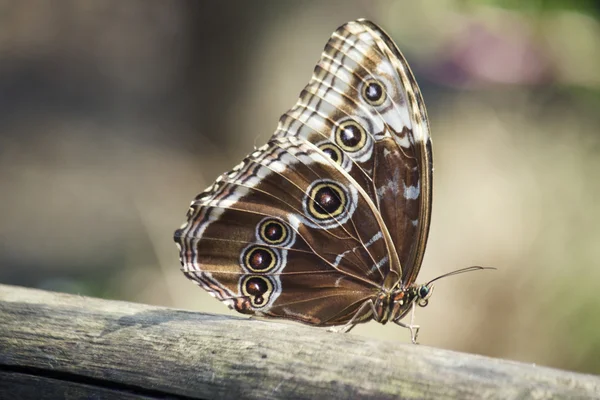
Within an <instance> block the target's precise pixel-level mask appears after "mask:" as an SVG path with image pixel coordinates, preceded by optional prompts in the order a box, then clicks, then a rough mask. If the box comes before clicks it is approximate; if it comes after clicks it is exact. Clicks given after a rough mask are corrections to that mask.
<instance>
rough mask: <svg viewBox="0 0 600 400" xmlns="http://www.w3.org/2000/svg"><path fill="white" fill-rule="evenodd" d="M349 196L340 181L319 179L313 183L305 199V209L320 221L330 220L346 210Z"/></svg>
mask: <svg viewBox="0 0 600 400" xmlns="http://www.w3.org/2000/svg"><path fill="white" fill-rule="evenodd" d="M347 202H348V196H347V195H346V192H345V190H344V189H343V188H342V186H341V185H339V184H338V183H334V182H333V181H325V182H324V181H318V182H316V183H313V185H311V187H310V188H309V189H308V191H307V196H306V197H305V199H304V208H305V211H306V212H307V213H308V214H309V215H310V216H311V217H312V218H314V219H317V220H319V221H323V220H330V219H333V218H335V217H338V216H340V214H342V213H343V212H344V211H345V208H346V204H347Z"/></svg>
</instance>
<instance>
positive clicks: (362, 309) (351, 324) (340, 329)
mask: <svg viewBox="0 0 600 400" xmlns="http://www.w3.org/2000/svg"><path fill="white" fill-rule="evenodd" d="M369 307H370V308H371V309H370V310H369V311H368V312H367V314H365V315H364V316H362V315H361V314H362V313H363V312H365V310H366V309H367V308H369ZM375 312H376V310H375V303H373V300H367V301H365V302H364V303H362V305H361V306H360V308H359V309H358V310H357V311H356V313H354V316H353V317H352V319H351V320H350V321H348V322H346V324H345V325H342V326H341V327H337V326H332V327H331V328H329V329H327V331H329V332H336V333H347V332H350V331H351V330H352V328H354V327H355V326H356V325H357V324H358V323H359V322H360V321H359V318H360V319H361V320H364V319H369V318H371V316H373V315H375Z"/></svg>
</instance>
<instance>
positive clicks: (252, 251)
mask: <svg viewBox="0 0 600 400" xmlns="http://www.w3.org/2000/svg"><path fill="white" fill-rule="evenodd" d="M241 262H242V267H244V268H245V269H247V270H249V271H251V272H260V273H265V272H269V271H272V270H274V269H275V268H276V267H277V265H278V264H279V262H280V258H279V256H278V254H276V253H275V252H274V251H273V250H272V249H269V248H268V247H265V246H254V245H253V246H249V247H248V248H246V250H245V251H244V252H243V253H242V257H241Z"/></svg>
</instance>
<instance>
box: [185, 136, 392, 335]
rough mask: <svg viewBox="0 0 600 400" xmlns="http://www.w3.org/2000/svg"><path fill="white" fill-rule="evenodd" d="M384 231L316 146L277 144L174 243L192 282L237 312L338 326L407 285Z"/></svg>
mask: <svg viewBox="0 0 600 400" xmlns="http://www.w3.org/2000/svg"><path fill="white" fill-rule="evenodd" d="M382 225H383V221H382V220H381V217H380V216H379V215H378V212H377V210H376V208H375V206H374V205H373V203H372V202H371V200H370V199H369V197H368V196H367V195H366V193H365V192H364V190H362V189H361V188H360V186H358V185H357V184H356V182H354V180H353V179H352V178H351V177H350V176H349V175H348V174H347V173H346V172H345V171H344V170H343V169H341V168H340V167H339V166H338V165H337V164H336V163H334V162H333V161H332V160H331V159H329V158H328V157H327V156H325V155H324V154H323V153H322V152H321V151H320V150H319V149H318V148H317V147H316V146H314V145H313V144H311V143H310V142H307V141H306V140H304V139H301V138H296V137H288V138H274V139H272V140H271V141H270V142H269V143H268V144H267V145H265V146H263V147H262V148H260V149H258V150H257V151H255V152H254V153H252V154H251V155H249V156H248V157H246V158H245V159H244V161H242V163H240V164H239V165H238V166H237V167H235V168H234V170H232V171H230V172H227V173H225V174H223V175H221V176H220V177H219V178H218V179H217V181H216V182H215V184H214V185H212V186H211V187H210V188H208V189H207V190H206V191H205V192H204V193H202V194H200V195H198V196H197V197H196V199H195V200H194V201H193V202H192V205H191V207H190V209H189V212H188V220H187V222H186V223H185V224H184V225H183V226H182V227H181V228H180V229H178V230H177V231H176V232H175V241H176V242H177V243H178V245H179V247H180V256H181V264H182V270H183V272H184V273H185V274H186V275H187V276H188V278H190V279H192V280H194V281H195V282H196V283H198V284H199V285H200V286H202V287H203V288H204V289H206V290H207V291H208V292H209V293H211V294H212V295H213V296H215V297H217V298H218V299H219V300H221V301H223V302H225V303H226V304H228V305H229V306H230V307H231V308H233V309H235V310H237V311H239V312H242V313H248V314H257V315H263V316H270V317H281V318H288V319H295V320H299V321H302V322H306V323H310V324H314V325H340V324H344V323H346V322H348V321H349V320H350V319H352V317H353V316H354V315H355V314H356V312H357V310H358V309H359V307H360V306H361V305H362V304H363V303H364V302H365V301H366V300H369V299H373V298H374V297H375V296H376V295H377V293H378V292H379V291H380V289H381V286H382V284H383V282H384V280H385V279H386V278H388V279H389V277H390V276H391V277H392V278H393V279H398V278H399V277H398V276H397V275H394V273H393V271H394V270H395V269H396V268H397V267H393V263H394V262H396V263H397V262H398V261H397V258H395V254H394V253H393V252H391V249H392V248H393V245H392V242H391V239H390V238H389V235H387V232H386V231H385V229H383V230H382ZM365 317H368V316H367V315H365Z"/></svg>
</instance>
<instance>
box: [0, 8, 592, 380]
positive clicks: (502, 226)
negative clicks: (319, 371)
mask: <svg viewBox="0 0 600 400" xmlns="http://www.w3.org/2000/svg"><path fill="white" fill-rule="evenodd" d="M597 4H598V3H597V2H594V1H587V2H586V1H578V2H573V1H568V0H564V1H559V0H555V1H541V0H540V1H535V2H519V1H493V0H487V1H466V0H463V1H458V0H427V1H420V2H415V1H412V0H407V1H368V0H364V1H329V2H321V1H302V2H279V1H261V2H257V1H253V2H246V1H221V2H217V1H214V2H198V1H175V0H172V1H161V0H129V1H120V0H103V1H100V0H98V1H89V0H85V1H84V0H57V1H52V2H47V1H42V0H39V1H34V0H21V1H15V0H13V1H11V0H0V204H1V207H0V282H2V283H8V284H14V285H23V286H30V287H37V288H43V289H49V290H56V291H64V292H72V293H80V294H85V295H91V296H99V297H104V298H110V299H123V300H130V301H136V302H144V303H150V304H157V305H166V306H174V307H180V308H186V309H193V310H199V311H206V312H215V313H228V312H229V311H228V309H227V308H226V307H225V306H224V305H222V304H220V303H219V302H218V301H217V300H215V299H213V298H211V297H209V296H208V295H207V294H206V293H204V291H202V290H200V289H198V288H196V286H195V285H193V284H192V283H191V282H188V281H187V280H186V279H185V278H184V276H183V275H182V274H181V273H180V272H179V261H178V256H177V251H176V248H175V245H174V244H173V241H172V233H173V230H174V229H175V228H177V227H178V226H179V225H180V224H181V223H182V222H183V220H184V216H185V213H186V211H187V206H188V204H189V202H190V201H191V200H192V198H193V197H194V196H195V195H196V194H197V193H198V192H200V191H202V190H203V189H204V188H205V187H206V186H208V185H209V184H210V183H211V182H212V180H213V179H214V178H215V177H216V176H217V175H218V174H220V173H221V172H223V171H226V170H228V169H230V168H231V167H232V166H233V165H235V164H237V163H238V162H239V160H240V159H241V158H242V157H243V156H244V155H245V154H247V153H248V152H250V151H251V150H252V149H253V146H255V145H261V144H263V143H264V142H265V141H266V140H267V139H268V138H269V136H270V135H271V133H272V132H273V131H274V129H275V127H276V124H277V120H278V118H279V115H280V114H282V113H283V112H284V111H286V110H287V109H288V108H290V107H291V106H292V105H293V104H294V103H295V101H296V98H297V96H298V94H299V93H300V90H301V89H302V88H303V87H304V85H305V84H306V83H307V82H308V79H309V78H310V76H311V73H312V69H313V66H314V64H315V62H316V61H317V59H318V58H319V55H320V53H321V51H322V49H323V46H324V45H325V42H326V41H327V39H328V38H329V36H330V34H331V33H332V32H333V31H334V30H335V29H336V28H337V27H338V26H339V25H341V24H343V23H344V22H346V21H348V20H352V19H356V18H359V17H366V18H369V19H371V20H373V21H375V22H377V23H378V24H380V25H381V26H382V27H383V28H384V29H385V30H386V31H388V33H389V34H390V35H391V36H392V37H393V38H394V39H395V40H396V41H397V43H398V45H399V47H400V49H401V50H402V51H403V52H404V54H405V56H406V57H407V59H408V61H409V63H410V64H411V66H412V69H413V71H414V73H415V75H416V78H417V80H418V82H419V84H420V86H421V89H422V91H423V95H424V98H425V101H426V104H427V107H428V111H429V117H430V120H431V128H432V134H433V143H434V161H435V179H434V181H435V186H434V208H433V217H432V227H431V235H430V241H429V245H428V251H427V255H426V257H425V261H424V265H423V268H422V270H421V275H420V280H422V281H424V280H428V279H431V278H433V277H435V276H437V275H440V274H442V273H444V272H448V271H452V270H454V269H457V268H461V267H465V266H469V265H488V266H495V267H497V268H498V270H497V271H485V272H478V273H471V274H466V275H462V276H459V277H452V278H448V279H447V280H442V281H440V282H439V283H438V284H437V286H436V291H435V294H434V296H433V298H432V300H431V302H430V305H429V306H428V307H427V308H425V309H419V310H418V314H417V322H418V323H419V324H420V325H421V326H422V329H421V334H420V341H421V343H423V344H426V345H431V346H438V347H442V348H447V349H454V350H459V351H467V352H473V353H479V354H484V355H489V356H494V357H502V358H507V359H513V360H520V361H525V362H529V363H536V364H541V365H548V366H553V367H560V368H565V369H570V370H576V371H582V372H588V373H596V374H599V373H600V262H599V260H600V228H599V227H600V174H599V173H600V158H599V156H600V131H599V130H600V129H599V128H600V96H599V95H600V22H599V16H600V6H598V5H597ZM230 313H231V312H230ZM352 334H358V335H365V336H371V337H375V338H380V339H385V340H398V341H404V342H407V341H409V334H408V332H407V331H405V330H403V329H401V328H399V327H397V326H381V325H380V324H377V323H375V322H372V323H369V324H366V325H363V326H360V327H358V328H357V329H355V330H354V331H353V333H352Z"/></svg>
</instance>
